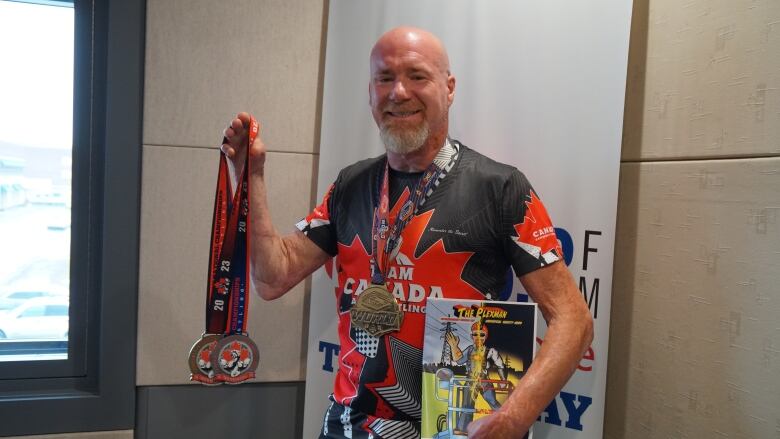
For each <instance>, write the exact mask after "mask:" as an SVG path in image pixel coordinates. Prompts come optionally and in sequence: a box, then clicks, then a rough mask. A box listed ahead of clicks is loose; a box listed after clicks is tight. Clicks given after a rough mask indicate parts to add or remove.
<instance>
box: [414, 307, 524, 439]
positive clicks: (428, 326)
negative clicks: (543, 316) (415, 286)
mask: <svg viewBox="0 0 780 439" xmlns="http://www.w3.org/2000/svg"><path fill="white" fill-rule="evenodd" d="M535 352H536V304H533V303H520V302H497V301H480V300H465V299H428V303H427V306H426V316H425V341H424V346H423V376H422V431H421V432H422V438H423V439H465V438H467V437H468V436H467V434H466V427H467V425H468V424H469V422H471V421H473V420H477V419H479V418H481V417H483V416H487V415H489V414H491V413H493V412H494V411H495V410H498V409H499V408H500V407H501V405H502V404H503V403H504V402H505V401H506V399H507V398H508V397H509V395H510V394H511V393H512V391H513V390H514V388H515V386H516V385H517V382H518V381H519V380H520V378H522V377H523V375H524V374H525V371H526V370H528V368H529V367H530V365H531V362H532V361H533V357H534V354H535ZM531 437H532V435H531V432H529V433H528V434H526V435H525V436H524V438H528V439H530V438H531Z"/></svg>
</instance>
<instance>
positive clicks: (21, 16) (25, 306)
mask: <svg viewBox="0 0 780 439" xmlns="http://www.w3.org/2000/svg"><path fill="white" fill-rule="evenodd" d="M39 3H40V4H34V3H26V2H15V1H3V0H0V66H2V68H0V361H29V360H46V359H64V358H66V357H67V339H68V328H69V319H68V304H69V284H70V282H69V280H70V260H69V258H70V239H71V231H70V221H71V169H72V163H71V162H72V159H71V157H72V134H73V8H72V5H69V4H59V3H56V2H39Z"/></svg>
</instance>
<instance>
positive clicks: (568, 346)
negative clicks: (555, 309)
mask: <svg viewBox="0 0 780 439" xmlns="http://www.w3.org/2000/svg"><path fill="white" fill-rule="evenodd" d="M578 309H579V310H580V311H577V312H575V313H573V314H572V315H562V316H558V317H557V318H555V319H554V320H551V321H549V322H548V325H549V326H548V329H547V333H546V336H545V340H544V343H543V344H542V347H541V349H540V350H539V352H538V353H537V356H536V358H535V359H534V361H533V363H532V365H531V367H530V368H529V369H528V371H527V373H526V374H525V376H524V377H523V379H521V380H520V382H519V383H518V386H517V387H516V388H515V390H514V392H513V393H512V395H511V396H510V397H509V400H508V401H507V402H506V403H505V404H504V406H503V407H502V409H501V410H503V411H505V412H506V414H507V415H508V416H509V417H510V418H512V419H513V420H514V421H515V422H517V423H518V424H519V426H520V428H524V429H526V430H527V429H528V428H530V427H531V425H533V423H534V422H535V421H536V418H537V417H538V416H539V413H541V411H542V410H544V409H545V407H547V404H549V402H550V401H551V400H552V399H553V398H554V397H555V395H556V394H557V393H558V392H559V391H560V389H561V388H562V387H563V386H564V384H566V382H567V381H568V380H569V378H570V377H571V376H572V374H573V373H574V371H575V370H576V368H577V364H579V362H580V360H581V358H582V355H583V354H584V352H585V351H586V350H587V348H588V346H590V342H591V340H592V337H593V330H592V319H591V317H590V313H589V312H588V310H587V308H586V307H584V306H582V307H580V308H578ZM583 311H584V312H583Z"/></svg>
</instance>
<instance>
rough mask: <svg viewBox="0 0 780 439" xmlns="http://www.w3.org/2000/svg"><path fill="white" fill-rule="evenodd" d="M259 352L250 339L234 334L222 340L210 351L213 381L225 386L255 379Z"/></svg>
mask: <svg viewBox="0 0 780 439" xmlns="http://www.w3.org/2000/svg"><path fill="white" fill-rule="evenodd" d="M259 359H260V352H259V350H258V349H257V345H256V344H255V342H254V341H252V339H251V338H249V337H248V336H246V335H243V334H234V335H229V336H227V337H224V338H222V339H221V340H219V341H218V342H217V344H216V345H215V346H214V349H213V350H212V351H211V364H212V365H213V366H214V370H215V375H214V379H215V380H216V381H219V382H224V383H227V384H238V383H240V382H242V381H246V380H249V379H252V378H254V377H255V370H256V369H257V366H258V364H259Z"/></svg>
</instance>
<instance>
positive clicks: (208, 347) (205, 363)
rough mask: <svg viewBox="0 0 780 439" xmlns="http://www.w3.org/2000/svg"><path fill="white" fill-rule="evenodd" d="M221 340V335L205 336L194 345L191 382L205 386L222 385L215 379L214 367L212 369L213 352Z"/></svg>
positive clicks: (191, 351)
mask: <svg viewBox="0 0 780 439" xmlns="http://www.w3.org/2000/svg"><path fill="white" fill-rule="evenodd" d="M221 338H222V336H221V335H216V334H205V335H203V337H201V339H200V340H198V341H196V342H195V344H194V345H192V348H191V349H190V361H189V363H190V380H192V381H198V382H201V383H203V384H220V382H219V381H217V380H216V379H214V375H215V372H214V367H212V364H213V363H212V362H211V352H212V351H213V350H214V346H216V344H217V342H218V341H219V340H220V339H221Z"/></svg>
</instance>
